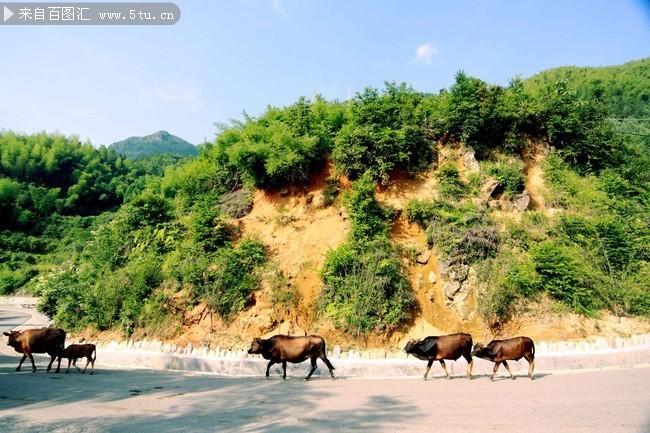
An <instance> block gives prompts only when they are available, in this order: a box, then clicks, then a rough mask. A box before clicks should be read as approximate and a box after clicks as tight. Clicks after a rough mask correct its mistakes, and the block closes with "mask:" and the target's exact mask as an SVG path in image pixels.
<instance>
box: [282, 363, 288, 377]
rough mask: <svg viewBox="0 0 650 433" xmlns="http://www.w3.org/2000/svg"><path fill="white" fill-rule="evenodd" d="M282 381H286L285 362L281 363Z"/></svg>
mask: <svg viewBox="0 0 650 433" xmlns="http://www.w3.org/2000/svg"><path fill="white" fill-rule="evenodd" d="M282 379H285V380H286V379H287V361H282Z"/></svg>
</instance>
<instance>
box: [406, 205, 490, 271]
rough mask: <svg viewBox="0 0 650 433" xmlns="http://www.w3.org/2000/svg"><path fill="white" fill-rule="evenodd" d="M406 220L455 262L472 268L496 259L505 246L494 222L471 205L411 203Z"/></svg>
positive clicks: (444, 255) (443, 254) (407, 208)
mask: <svg viewBox="0 0 650 433" xmlns="http://www.w3.org/2000/svg"><path fill="white" fill-rule="evenodd" d="M406 217H407V218H408V220H409V222H411V223H414V222H415V223H418V224H419V225H420V227H422V228H423V229H424V230H425V233H426V235H427V242H428V243H429V245H432V246H435V247H436V248H437V249H438V251H439V252H440V253H441V255H442V256H443V257H444V258H446V259H449V260H450V261H451V262H461V263H466V264H470V263H474V262H477V261H480V260H484V259H486V258H488V257H492V256H494V255H495V254H496V252H497V251H498V249H499V245H500V243H501V239H500V236H499V234H498V231H497V229H496V227H495V226H494V224H493V223H492V221H491V219H490V218H489V217H488V216H487V215H486V214H485V212H484V211H481V210H479V209H478V208H476V207H475V206H474V205H473V204H471V203H465V202H461V203H459V204H451V203H448V202H443V201H419V200H411V201H410V202H409V203H408V204H407V207H406Z"/></svg>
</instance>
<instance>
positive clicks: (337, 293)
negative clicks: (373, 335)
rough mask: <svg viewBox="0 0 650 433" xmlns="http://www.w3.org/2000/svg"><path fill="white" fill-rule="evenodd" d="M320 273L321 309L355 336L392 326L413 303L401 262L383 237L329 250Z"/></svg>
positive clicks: (340, 326) (401, 318) (405, 313)
mask: <svg viewBox="0 0 650 433" xmlns="http://www.w3.org/2000/svg"><path fill="white" fill-rule="evenodd" d="M321 277H322V278H323V282H324V283H325V286H324V288H323V291H322V293H321V296H320V299H319V309H320V311H322V312H324V314H325V316H327V317H328V318H330V319H331V320H332V321H333V322H334V325H335V326H336V327H337V328H342V329H344V330H346V331H348V332H353V333H355V334H356V336H357V338H358V337H359V336H361V335H363V336H365V335H367V334H368V333H369V332H372V331H379V330H381V329H386V328H388V329H390V328H394V327H395V326H397V325H398V324H399V323H401V322H403V321H404V320H406V319H407V318H408V317H409V315H410V314H411V312H412V308H413V307H414V306H415V298H414V295H413V292H412V291H411V290H410V287H409V283H408V280H407V279H406V277H405V270H404V269H403V265H402V263H401V261H400V260H399V258H398V257H397V254H395V252H394V251H393V248H392V247H391V246H390V244H389V243H388V242H386V241H382V240H378V241H374V242H372V243H371V244H369V245H367V248H364V249H362V250H359V249H357V248H355V246H354V245H350V244H343V245H341V246H340V247H338V248H336V249H334V250H330V251H329V252H328V253H327V255H326V258H325V265H324V266H323V269H322V271H321Z"/></svg>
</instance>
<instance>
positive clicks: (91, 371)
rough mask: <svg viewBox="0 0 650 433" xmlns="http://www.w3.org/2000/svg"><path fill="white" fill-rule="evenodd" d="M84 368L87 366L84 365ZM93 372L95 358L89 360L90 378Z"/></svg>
mask: <svg viewBox="0 0 650 433" xmlns="http://www.w3.org/2000/svg"><path fill="white" fill-rule="evenodd" d="M86 367H87V365H86ZM94 372H95V358H91V359H90V375H91V376H92V374H93V373H94Z"/></svg>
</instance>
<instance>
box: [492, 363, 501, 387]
mask: <svg viewBox="0 0 650 433" xmlns="http://www.w3.org/2000/svg"><path fill="white" fill-rule="evenodd" d="M500 365H501V362H500V361H497V362H495V363H494V370H492V377H491V378H490V380H491V381H492V382H494V375H495V374H497V370H498V369H499V366H500Z"/></svg>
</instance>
